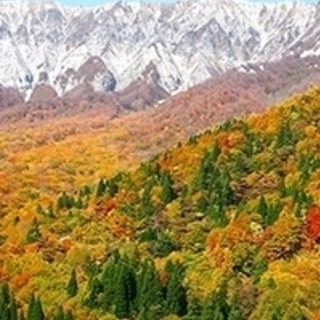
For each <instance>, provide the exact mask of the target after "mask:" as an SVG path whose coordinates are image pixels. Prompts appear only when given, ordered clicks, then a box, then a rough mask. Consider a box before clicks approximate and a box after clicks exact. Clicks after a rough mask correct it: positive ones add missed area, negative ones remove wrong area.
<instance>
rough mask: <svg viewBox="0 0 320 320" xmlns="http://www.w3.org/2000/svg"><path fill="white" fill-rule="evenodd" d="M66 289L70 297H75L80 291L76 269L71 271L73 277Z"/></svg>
mask: <svg viewBox="0 0 320 320" xmlns="http://www.w3.org/2000/svg"><path fill="white" fill-rule="evenodd" d="M66 291H67V294H68V296H69V297H70V298H72V297H75V296H76V295H77V293H78V281H77V275H76V270H75V269H73V270H72V272H71V277H70V279H69V282H68V284H67V287H66Z"/></svg>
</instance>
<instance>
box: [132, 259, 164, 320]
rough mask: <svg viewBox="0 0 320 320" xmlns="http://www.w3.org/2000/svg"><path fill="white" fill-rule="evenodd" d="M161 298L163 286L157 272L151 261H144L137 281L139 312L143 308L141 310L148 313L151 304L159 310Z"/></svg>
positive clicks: (161, 302) (161, 303)
mask: <svg viewBox="0 0 320 320" xmlns="http://www.w3.org/2000/svg"><path fill="white" fill-rule="evenodd" d="M163 300H164V297H163V288H162V284H161V281H160V276H159V272H158V271H157V270H156V268H155V265H154V262H153V261H148V262H145V263H144V264H143V266H142V270H141V272H140V275H139V277H138V281H137V300H136V305H137V308H138V309H139V310H140V312H142V311H143V310H144V311H143V312H144V313H148V314H149V315H150V312H149V310H151V309H152V306H153V309H157V310H158V312H161V310H160V309H161V307H162V305H163ZM141 319H142V318H141Z"/></svg>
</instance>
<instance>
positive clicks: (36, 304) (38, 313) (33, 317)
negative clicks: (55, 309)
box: [27, 294, 45, 320]
mask: <svg viewBox="0 0 320 320" xmlns="http://www.w3.org/2000/svg"><path fill="white" fill-rule="evenodd" d="M27 320H45V316H44V313H43V309H42V304H41V300H40V299H37V298H36V297H35V295H34V294H32V296H31V300H30V303H29V306H28V312H27Z"/></svg>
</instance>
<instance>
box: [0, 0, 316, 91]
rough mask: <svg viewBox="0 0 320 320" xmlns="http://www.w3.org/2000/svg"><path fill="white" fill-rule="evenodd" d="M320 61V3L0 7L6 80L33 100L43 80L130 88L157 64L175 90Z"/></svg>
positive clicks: (0, 78) (212, 0)
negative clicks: (260, 68)
mask: <svg viewBox="0 0 320 320" xmlns="http://www.w3.org/2000/svg"><path fill="white" fill-rule="evenodd" d="M312 54H316V55H319V54H320V6H319V5H316V4H306V3H297V2H292V3H290V2H285V3H277V4H271V3H265V4H264V3H249V2H237V1H234V0H201V1H183V2H176V3H172V4H159V3H158V4H156V3H154V4H150V3H149V4H147V3H132V4H130V3H124V2H117V3H116V4H108V5H106V6H102V7H95V8H82V7H78V8H71V7H65V6H63V5H60V4H58V3H55V2H50V1H37V2H34V3H32V2H29V1H19V0H17V1H0V83H1V84H3V85H4V86H6V87H14V88H17V89H19V90H20V91H22V92H27V96H30V94H31V92H30V91H32V90H33V89H34V88H35V87H37V86H38V85H39V84H43V83H45V84H46V85H50V86H52V87H53V88H54V89H55V91H56V92H57V93H58V94H59V95H62V94H64V93H66V92H68V91H70V90H72V89H73V88H75V87H76V86H78V85H80V84H85V83H86V84H88V83H89V84H90V86H92V87H93V88H94V90H96V91H107V92H110V91H114V90H117V91H118V90H123V89H124V88H126V87H127V86H128V85H130V84H131V83H132V82H134V81H139V79H141V77H142V78H145V76H144V75H143V73H144V72H145V70H147V69H148V66H149V65H150V64H152V65H154V66H155V67H156V70H157V74H158V77H157V79H156V82H157V84H156V86H157V87H158V88H160V87H161V88H163V90H165V91H166V92H170V93H172V92H177V91H178V90H182V89H187V88H188V87H191V86H193V85H195V84H198V83H200V82H202V81H204V80H206V79H208V78H210V77H212V76H214V75H216V74H221V73H223V72H225V71H226V70H229V69H230V68H234V67H236V68H242V66H246V65H248V64H249V63H263V62H265V61H275V60H279V59H281V58H282V57H284V56H290V55H297V56H299V55H300V56H302V57H304V56H307V55H312ZM244 70H245V68H244ZM152 81H153V82H154V79H153V80H152Z"/></svg>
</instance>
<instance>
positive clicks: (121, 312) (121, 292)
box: [114, 268, 130, 319]
mask: <svg viewBox="0 0 320 320" xmlns="http://www.w3.org/2000/svg"><path fill="white" fill-rule="evenodd" d="M124 273H125V270H124V269H123V268H121V270H120V272H119V275H118V277H117V282H116V285H115V297H114V305H115V312H114V313H115V315H116V316H117V317H118V318H120V319H123V318H128V317H129V314H130V312H129V311H130V305H129V301H128V292H127V287H126V284H125V282H124V281H123V279H124V277H125V274H124Z"/></svg>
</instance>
